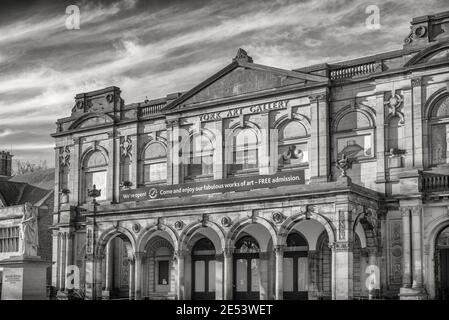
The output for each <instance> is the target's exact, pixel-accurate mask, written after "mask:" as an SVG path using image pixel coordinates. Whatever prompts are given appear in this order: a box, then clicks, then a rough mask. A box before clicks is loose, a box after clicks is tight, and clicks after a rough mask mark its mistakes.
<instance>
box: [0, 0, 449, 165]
mask: <svg viewBox="0 0 449 320" xmlns="http://www.w3.org/2000/svg"><path fill="white" fill-rule="evenodd" d="M371 4H374V5H378V6H379V8H380V13H381V29H380V30H374V31H373V30H370V29H368V28H366V26H365V25H364V23H365V20H366V17H367V14H366V13H365V8H366V6H368V5H371ZM78 5H79V6H80V10H81V29H80V30H67V29H66V28H65V18H66V15H65V4H64V3H62V4H59V3H58V4H57V5H56V4H53V3H52V4H51V5H48V6H47V7H45V5H44V4H41V5H40V7H39V8H40V9H39V10H35V11H34V12H33V11H31V13H30V12H28V11H27V14H26V15H25V14H24V15H23V17H22V18H21V19H20V20H18V19H17V20H13V19H9V20H4V21H5V22H4V23H1V24H0V148H1V147H2V146H9V145H10V144H11V143H12V144H14V145H17V146H18V147H17V148H16V151H17V152H16V154H17V155H18V157H24V156H28V157H36V158H39V157H41V158H43V159H46V160H47V161H48V162H49V163H52V162H53V161H54V155H53V152H54V151H53V150H52V149H53V147H52V146H53V139H52V138H51V137H50V133H52V132H54V131H55V122H56V119H57V118H61V117H66V116H68V115H69V114H70V110H71V108H72V106H73V103H74V101H73V98H74V96H75V94H77V93H80V92H86V91H91V90H95V89H99V88H102V87H106V86H111V85H117V86H119V87H120V88H121V89H122V96H123V97H124V98H125V100H126V102H127V103H131V102H137V101H143V100H144V99H145V97H148V98H150V99H151V98H158V97H162V96H165V95H166V94H168V93H172V92H179V91H185V90H188V89H190V88H192V87H193V86H195V85H196V84H198V83H199V82H200V81H202V80H204V79H206V78H207V77H208V76H210V75H212V74H213V73H215V72H216V71H218V70H219V69H221V68H223V67H224V66H226V65H227V64H228V63H230V62H231V60H232V58H233V56H234V55H235V52H236V50H237V48H239V47H243V48H245V49H246V50H247V51H248V53H249V54H250V55H251V56H252V57H253V58H254V60H255V62H256V63H261V64H267V65H272V66H276V67H280V68H286V69H296V68H299V67H304V66H307V65H311V64H316V63H323V62H336V61H340V60H346V59H350V58H356V57H359V56H365V55H369V54H373V53H377V52H382V51H389V50H394V49H399V48H401V46H402V40H403V38H404V37H405V36H406V35H407V32H408V30H409V21H410V20H411V18H412V17H414V16H419V15H424V14H430V13H434V12H438V11H442V10H443V9H444V8H445V7H446V6H447V4H446V0H429V1H427V2H426V3H424V2H423V1H419V0H413V1H409V0H397V1H380V0H377V1H376V0H361V1H355V0H344V1H342V0H338V1H337V0H330V1H312V0H309V1H307V0H306V1H293V0H292V1H290V0H277V1H268V0H266V1H244V2H241V1H237V0H231V1H218V0H215V1H207V2H206V1H203V0H197V1H195V2H190V1H189V2H186V1H175V0H166V1H164V2H161V1H157V2H147V1H137V0H121V1H120V0H117V1H102V2H101V3H98V2H96V3H93V2H90V1H81V2H78ZM430 7H431V8H432V11H434V12H429V11H428V10H429V9H428V8H430ZM27 128H32V130H31V131H32V132H29V134H28V136H27V135H26V134H24V133H23V132H21V131H24V132H27V131H29V130H25V129H27Z"/></svg>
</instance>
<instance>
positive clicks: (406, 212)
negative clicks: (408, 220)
mask: <svg viewBox="0 0 449 320" xmlns="http://www.w3.org/2000/svg"><path fill="white" fill-rule="evenodd" d="M399 211H400V212H401V216H402V217H403V218H405V217H410V208H408V207H401V208H399Z"/></svg>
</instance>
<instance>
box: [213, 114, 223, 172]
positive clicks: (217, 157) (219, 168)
mask: <svg viewBox="0 0 449 320" xmlns="http://www.w3.org/2000/svg"><path fill="white" fill-rule="evenodd" d="M214 130H215V131H214V132H213V134H214V136H215V146H214V147H215V148H214V159H213V161H214V164H213V168H214V169H213V171H214V179H223V178H225V173H226V171H225V166H224V165H223V159H224V157H223V121H222V120H219V121H216V122H215V123H214Z"/></svg>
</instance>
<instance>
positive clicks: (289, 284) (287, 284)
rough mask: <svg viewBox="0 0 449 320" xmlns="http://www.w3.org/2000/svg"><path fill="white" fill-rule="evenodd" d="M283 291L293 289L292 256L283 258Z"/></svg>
mask: <svg viewBox="0 0 449 320" xmlns="http://www.w3.org/2000/svg"><path fill="white" fill-rule="evenodd" d="M283 272H284V291H288V292H292V291H293V258H284V269H283Z"/></svg>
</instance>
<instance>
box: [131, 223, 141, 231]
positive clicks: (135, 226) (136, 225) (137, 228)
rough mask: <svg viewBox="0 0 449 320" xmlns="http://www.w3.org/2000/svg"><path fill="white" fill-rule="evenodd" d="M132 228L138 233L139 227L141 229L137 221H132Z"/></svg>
mask: <svg viewBox="0 0 449 320" xmlns="http://www.w3.org/2000/svg"><path fill="white" fill-rule="evenodd" d="M132 229H133V231H134V232H135V233H139V232H140V229H141V226H140V224H138V223H134V224H133V226H132Z"/></svg>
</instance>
